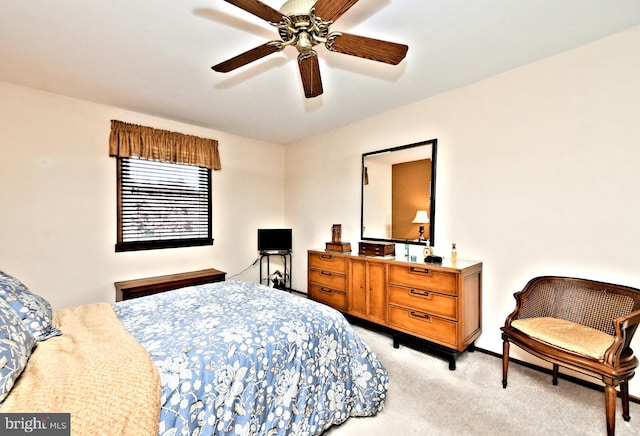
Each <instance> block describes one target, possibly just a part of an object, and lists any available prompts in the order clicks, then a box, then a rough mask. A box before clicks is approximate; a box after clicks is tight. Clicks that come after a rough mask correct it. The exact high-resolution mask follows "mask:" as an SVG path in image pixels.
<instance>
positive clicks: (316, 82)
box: [298, 50, 323, 98]
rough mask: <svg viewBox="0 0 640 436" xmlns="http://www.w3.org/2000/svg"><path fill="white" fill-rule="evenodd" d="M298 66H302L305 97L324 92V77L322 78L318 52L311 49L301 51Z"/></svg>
mask: <svg viewBox="0 0 640 436" xmlns="http://www.w3.org/2000/svg"><path fill="white" fill-rule="evenodd" d="M298 66H299V67H300V77H301V78H302V87H303V88H304V95H305V97H307V98H313V97H317V96H319V95H320V94H322V92H323V90H322V79H321V78H320V65H319V64H318V55H317V54H316V52H315V51H313V50H311V51H310V52H308V53H300V54H299V55H298Z"/></svg>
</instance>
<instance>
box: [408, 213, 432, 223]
mask: <svg viewBox="0 0 640 436" xmlns="http://www.w3.org/2000/svg"><path fill="white" fill-rule="evenodd" d="M411 222H412V223H414V224H428V223H429V215H427V211H426V210H419V211H417V212H416V217H415V218H414V219H413V221H411Z"/></svg>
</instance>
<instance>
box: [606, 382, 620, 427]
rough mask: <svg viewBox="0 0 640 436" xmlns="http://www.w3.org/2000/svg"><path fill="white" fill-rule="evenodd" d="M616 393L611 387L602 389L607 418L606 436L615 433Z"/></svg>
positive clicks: (607, 386)
mask: <svg viewBox="0 0 640 436" xmlns="http://www.w3.org/2000/svg"><path fill="white" fill-rule="evenodd" d="M617 398H618V392H617V391H616V388H615V387H614V386H611V385H605V387H604V405H605V410H606V417H607V436H614V435H615V433H616V400H617Z"/></svg>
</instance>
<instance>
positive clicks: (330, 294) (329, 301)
mask: <svg viewBox="0 0 640 436" xmlns="http://www.w3.org/2000/svg"><path fill="white" fill-rule="evenodd" d="M309 298H311V299H312V300H315V301H319V302H321V303H324V304H326V305H328V306H331V307H333V308H334V309H338V310H341V311H343V312H346V311H347V309H348V307H347V294H346V292H343V291H338V290H336V289H331V288H327V287H325V286H318V285H313V284H312V285H310V287H309Z"/></svg>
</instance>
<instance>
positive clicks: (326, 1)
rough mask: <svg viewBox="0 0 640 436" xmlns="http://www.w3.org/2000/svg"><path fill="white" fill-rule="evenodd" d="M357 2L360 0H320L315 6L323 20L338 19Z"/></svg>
mask: <svg viewBox="0 0 640 436" xmlns="http://www.w3.org/2000/svg"><path fill="white" fill-rule="evenodd" d="M356 3H358V0H318V1H317V2H316V4H315V5H314V8H315V9H316V16H318V17H320V18H322V20H323V21H336V20H337V19H338V18H340V17H341V16H342V14H344V13H345V12H347V11H348V10H349V9H350V8H351V6H353V5H355V4H356Z"/></svg>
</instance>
